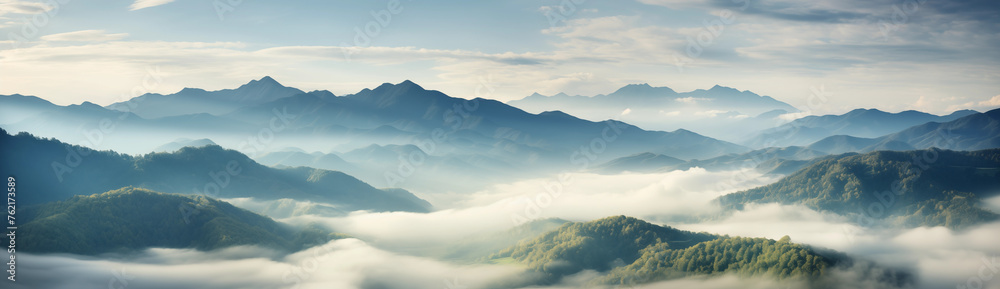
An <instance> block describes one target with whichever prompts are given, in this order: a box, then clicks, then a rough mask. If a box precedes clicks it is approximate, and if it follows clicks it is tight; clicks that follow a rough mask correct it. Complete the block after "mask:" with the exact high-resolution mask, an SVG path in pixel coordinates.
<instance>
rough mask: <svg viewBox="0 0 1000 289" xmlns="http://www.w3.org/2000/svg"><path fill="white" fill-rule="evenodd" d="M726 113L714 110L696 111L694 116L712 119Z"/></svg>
mask: <svg viewBox="0 0 1000 289" xmlns="http://www.w3.org/2000/svg"><path fill="white" fill-rule="evenodd" d="M728 113H729V112H728V111H725V110H715V109H713V110H706V111H698V112H695V113H694V115H697V116H704V117H709V118H712V117H716V116H719V115H720V114H728Z"/></svg>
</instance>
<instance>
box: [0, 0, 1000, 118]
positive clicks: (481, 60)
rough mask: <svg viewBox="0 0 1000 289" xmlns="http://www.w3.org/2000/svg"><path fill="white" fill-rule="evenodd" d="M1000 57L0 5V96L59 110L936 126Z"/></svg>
mask: <svg viewBox="0 0 1000 289" xmlns="http://www.w3.org/2000/svg"><path fill="white" fill-rule="evenodd" d="M998 48H1000V3H998V2H996V1H993V0H970V1H939V0H906V1H901V0H875V1H871V0H844V1H788V0H638V1H627V0H624V1H598V0H561V1H557V0H511V1H436V0H384V1H383V0H374V1H360V0H341V1H318V0H317V1H305V0H301V1H292V0H289V1H260V0H197V1H195V0H107V1H79V0H47V1H33V0H0V94H14V93H18V94H26V95H35V96H39V97H42V98H44V99H47V100H49V101H52V102H54V103H56V104H61V105H67V104H78V103H81V102H84V101H90V102H94V103H97V104H101V105H107V104H111V103H114V102H117V101H123V100H127V99H129V98H131V97H135V96H138V95H141V94H143V93H146V92H155V93H174V92H177V91H179V90H180V89H182V88H184V87H197V88H203V89H208V90H218V89H226V88H235V87H238V86H239V85H241V84H244V83H246V82H249V81H250V80H252V79H259V78H261V77H263V76H272V77H274V78H275V79H277V80H278V81H280V82H281V83H283V84H285V85H287V86H292V87H297V88H300V89H303V90H306V91H311V90H329V91H331V92H333V93H335V94H337V95H344V94H351V93H355V92H357V91H360V90H361V89H363V88H371V87H375V86H377V85H379V84H381V83H385V82H391V83H398V82H401V81H402V80H406V79H410V80H413V81H414V82H416V83H418V84H420V85H421V86H423V87H425V88H428V89H434V90H440V91H442V92H445V93H447V94H449V95H451V96H454V97H462V98H473V97H477V96H482V95H484V93H483V88H484V87H485V88H488V89H489V90H490V91H491V93H489V94H488V95H489V97H491V98H495V99H498V100H501V101H509V100H514V99H520V98H523V97H525V96H527V95H530V94H532V93H534V92H538V93H541V94H545V95H552V94H556V93H559V92H565V93H568V94H571V95H575V94H579V95H597V94H607V93H611V92H613V91H615V90H616V89H617V88H620V87H622V86H624V85H627V84H635V83H649V84H650V85H653V86H667V87H671V88H673V89H675V90H677V91H691V90H695V89H707V88H710V87H712V86H714V85H717V84H718V85H723V86H728V87H733V88H737V89H740V90H750V91H753V92H755V93H758V94H761V95H768V96H772V97H774V98H776V99H778V100H782V101H785V102H787V103H789V104H791V105H793V106H796V107H798V108H800V109H801V110H803V111H807V112H809V113H812V114H830V113H843V112H846V111H849V110H851V109H854V108H878V109H882V110H886V111H891V112H897V111H902V110H909V109H915V110H921V111H926V112H930V113H936V114H945V113H950V112H951V111H954V110H958V109H975V110H979V111H985V110H988V109H992V108H996V107H998V106H1000V50H998ZM817 92H818V93H817ZM817 94H818V95H820V96H822V99H824V100H825V101H819V102H817V101H815V99H816V96H817Z"/></svg>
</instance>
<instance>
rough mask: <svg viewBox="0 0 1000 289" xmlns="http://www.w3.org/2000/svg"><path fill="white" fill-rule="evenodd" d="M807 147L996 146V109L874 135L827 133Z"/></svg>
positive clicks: (999, 118) (999, 113)
mask: <svg viewBox="0 0 1000 289" xmlns="http://www.w3.org/2000/svg"><path fill="white" fill-rule="evenodd" d="M952 115H954V114H952ZM809 147H810V148H813V149H816V150H822V151H826V152H828V153H831V154H836V153H843V152H871V151H878V150H897V151H901V150H912V149H926V148H942V149H950V150H983V149H991V148H1000V109H994V110H991V111H987V112H984V113H973V114H969V115H966V116H963V117H960V118H957V119H954V120H951V121H947V122H928V123H922V124H919V125H915V126H912V127H909V128H906V129H903V130H901V131H898V132H894V133H891V134H887V135H884V136H881V137H877V138H860V137H847V136H830V137H827V138H824V139H821V140H819V141H817V142H815V143H813V144H811V145H809Z"/></svg>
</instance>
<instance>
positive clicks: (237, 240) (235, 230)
mask: <svg viewBox="0 0 1000 289" xmlns="http://www.w3.org/2000/svg"><path fill="white" fill-rule="evenodd" d="M182 208H183V209H182ZM20 212H21V213H20V217H21V218H22V220H23V222H26V223H24V225H22V226H20V231H19V232H18V234H21V236H23V237H22V238H24V239H23V240H24V242H23V243H18V245H19V247H18V248H19V249H20V250H24V251H26V252H33V253H55V252H58V253H75V254H87V255H90V254H100V253H106V252H127V251H131V250H138V249H144V248H150V247H165V248H195V249H199V250H211V249H218V248H224V247H229V246H237V245H258V246H262V247H269V248H275V249H280V250H293V251H294V250H299V249H302V248H305V247H308V246H312V245H317V244H322V243H325V242H327V241H329V240H332V239H335V238H339V237H341V235H338V234H333V233H330V232H328V231H326V230H324V229H320V228H318V227H309V228H305V229H295V228H292V227H289V226H287V225H283V224H280V223H277V222H275V221H273V220H271V219H269V218H267V217H264V216H261V215H258V214H255V213H253V212H250V211H246V210H243V209H240V208H236V207H234V206H232V205H230V204H228V203H225V202H220V201H217V200H214V199H210V198H205V197H190V196H183V195H175V194H164V193H158V192H153V191H149V190H145V189H137V188H132V187H126V188H122V189H119V190H114V191H110V192H106V193H102V194H95V195H90V196H75V197H73V198H71V199H69V200H66V201H62V202H54V203H48V204H43V205H38V206H32V207H28V208H25V209H23V210H21V211H20ZM19 240H21V239H19Z"/></svg>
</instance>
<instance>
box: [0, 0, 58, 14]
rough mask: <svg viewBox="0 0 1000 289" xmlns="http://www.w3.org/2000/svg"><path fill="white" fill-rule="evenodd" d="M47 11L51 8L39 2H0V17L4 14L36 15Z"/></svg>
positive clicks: (3, 0)
mask: <svg viewBox="0 0 1000 289" xmlns="http://www.w3.org/2000/svg"><path fill="white" fill-rule="evenodd" d="M49 10H52V6H49V5H47V4H45V3H40V2H33V1H22V0H2V1H0V16H2V15H5V14H38V13H43V12H46V11H49Z"/></svg>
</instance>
